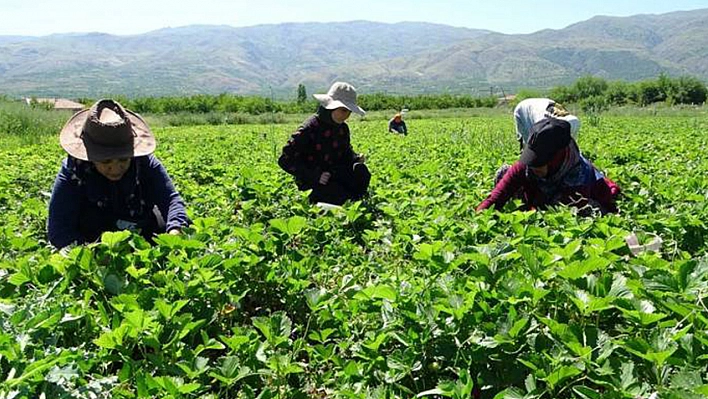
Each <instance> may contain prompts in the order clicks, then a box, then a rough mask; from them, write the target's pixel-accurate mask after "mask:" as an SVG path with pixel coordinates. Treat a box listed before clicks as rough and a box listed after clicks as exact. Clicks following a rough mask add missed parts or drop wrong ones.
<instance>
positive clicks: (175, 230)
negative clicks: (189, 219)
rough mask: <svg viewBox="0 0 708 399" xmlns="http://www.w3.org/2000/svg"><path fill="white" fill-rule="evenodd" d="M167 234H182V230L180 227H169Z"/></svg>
mask: <svg viewBox="0 0 708 399" xmlns="http://www.w3.org/2000/svg"><path fill="white" fill-rule="evenodd" d="M167 234H171V235H173V236H177V235H180V234H182V230H180V229H171V230H170V231H168V232H167Z"/></svg>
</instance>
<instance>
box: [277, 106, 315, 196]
mask: <svg viewBox="0 0 708 399" xmlns="http://www.w3.org/2000/svg"><path fill="white" fill-rule="evenodd" d="M311 121H312V120H310V121H308V122H305V123H304V124H303V125H302V126H300V127H299V128H298V130H296V131H295V133H293V134H292V136H291V137H290V140H288V143H287V144H286V145H285V146H284V147H283V152H282V154H281V155H280V158H279V159H278V165H280V167H281V168H282V169H283V170H284V171H286V172H288V173H290V174H291V175H293V176H295V178H296V179H298V180H301V181H303V182H305V183H307V184H308V185H311V186H314V185H316V184H317V181H318V180H319V178H320V174H321V173H320V172H319V171H317V170H316V169H313V168H310V167H308V165H307V163H306V162H305V157H306V156H307V154H308V153H310V152H311V150H312V149H311V146H312V143H311V141H310V138H309V136H310V133H311V131H312V130H313V129H314V127H313V126H312V123H311Z"/></svg>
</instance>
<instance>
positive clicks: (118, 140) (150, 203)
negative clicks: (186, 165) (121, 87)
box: [47, 100, 189, 248]
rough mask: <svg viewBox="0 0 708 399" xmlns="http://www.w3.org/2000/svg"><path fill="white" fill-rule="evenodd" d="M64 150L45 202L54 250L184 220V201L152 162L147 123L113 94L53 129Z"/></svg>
mask: <svg viewBox="0 0 708 399" xmlns="http://www.w3.org/2000/svg"><path fill="white" fill-rule="evenodd" d="M59 141H60V143H61V146H62V147H63V148H64V150H65V151H66V152H67V154H68V156H67V157H66V159H65V160H64V161H63V162H62V167H61V170H60V171H59V174H58V175H57V177H56V180H55V182H54V187H53V189H52V196H51V198H50V200H49V217H48V220H47V230H48V235H49V241H50V242H51V243H52V245H54V246H55V247H56V248H63V247H66V246H68V245H70V244H72V243H76V244H83V243H89V242H93V241H96V240H98V239H99V238H100V236H101V234H102V233H103V232H106V231H116V230H132V231H135V232H137V233H140V234H141V235H142V236H143V237H145V238H146V239H148V240H151V239H152V237H153V236H154V235H155V234H159V233H165V232H167V233H170V234H178V233H180V231H181V229H182V228H183V227H185V226H187V225H188V223H189V219H188V218H187V215H186V213H185V207H184V202H183V201H182V197H180V195H179V193H178V192H177V190H175V187H174V185H173V184H172V180H171V179H170V177H169V176H168V175H167V172H166V171H165V168H164V167H163V166H162V164H161V163H160V161H159V160H158V159H157V158H156V157H155V156H154V155H152V153H153V151H155V146H156V142H155V137H154V136H153V134H152V131H151V130H150V128H149V127H148V125H147V123H145V121H144V120H143V119H142V118H141V117H140V116H139V115H138V114H135V113H133V112H131V111H129V110H126V109H124V108H123V107H122V106H121V105H120V104H119V103H117V102H115V101H113V100H100V101H98V102H96V103H95V104H93V106H91V108H90V109H87V110H83V111H80V112H78V113H76V114H75V115H74V116H72V117H71V119H69V121H68V122H67V123H66V125H64V128H63V129H62V130H61V133H60V136H59Z"/></svg>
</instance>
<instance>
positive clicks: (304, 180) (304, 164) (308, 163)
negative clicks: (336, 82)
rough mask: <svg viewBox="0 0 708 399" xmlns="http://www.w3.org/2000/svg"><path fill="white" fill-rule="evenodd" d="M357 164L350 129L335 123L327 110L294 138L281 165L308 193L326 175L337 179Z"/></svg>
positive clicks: (285, 149)
mask: <svg viewBox="0 0 708 399" xmlns="http://www.w3.org/2000/svg"><path fill="white" fill-rule="evenodd" d="M328 119H329V120H328ZM357 161H359V156H358V155H357V154H355V153H354V150H353V149H352V145H351V141H350V133H349V126H347V124H346V123H341V124H337V123H334V122H333V121H331V116H330V113H329V112H328V111H327V110H324V112H323V111H322V110H320V111H318V113H317V114H315V115H312V116H311V117H310V118H308V119H307V120H306V121H305V122H303V124H302V125H301V126H300V127H299V128H298V129H297V131H295V133H293V134H292V136H291V137H290V140H288V143H287V144H286V145H285V147H283V153H282V154H281V155H280V159H278V165H280V167H281V168H282V169H283V170H284V171H286V172H288V173H290V174H291V175H293V176H295V182H296V183H297V185H298V188H300V189H301V190H306V189H309V188H313V187H315V186H316V184H317V182H318V180H319V178H320V175H321V174H322V173H323V172H330V173H331V174H332V175H336V174H337V173H338V172H339V171H340V170H344V169H347V170H350V169H351V167H352V164H354V163H355V162H357Z"/></svg>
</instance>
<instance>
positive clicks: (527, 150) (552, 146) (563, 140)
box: [519, 118, 572, 167]
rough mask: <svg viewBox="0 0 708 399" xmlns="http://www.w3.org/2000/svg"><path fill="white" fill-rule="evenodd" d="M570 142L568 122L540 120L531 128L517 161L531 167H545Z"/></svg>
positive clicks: (551, 119) (549, 119)
mask: <svg viewBox="0 0 708 399" xmlns="http://www.w3.org/2000/svg"><path fill="white" fill-rule="evenodd" d="M571 140H572V138H571V136H570V123H569V122H567V121H564V120H562V119H557V118H544V119H541V120H540V121H538V122H536V123H535V124H534V125H533V126H532V127H531V130H530V133H529V139H528V143H527V144H526V147H524V151H523V152H522V153H521V158H520V159H519V161H520V162H521V163H523V164H525V165H526V166H532V167H537V166H543V165H546V164H547V163H548V162H550V160H551V159H552V158H553V157H554V156H555V154H556V153H557V152H558V151H560V150H562V149H564V148H565V147H567V146H568V144H570V141H571Z"/></svg>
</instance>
